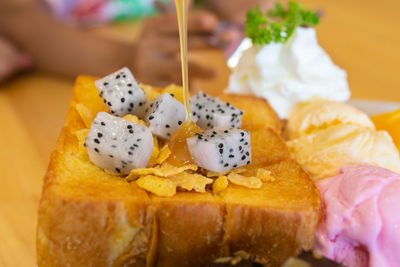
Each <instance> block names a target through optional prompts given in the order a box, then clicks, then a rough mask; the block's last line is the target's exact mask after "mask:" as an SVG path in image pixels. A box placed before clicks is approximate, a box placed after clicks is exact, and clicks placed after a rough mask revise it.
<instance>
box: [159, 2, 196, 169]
mask: <svg viewBox="0 0 400 267" xmlns="http://www.w3.org/2000/svg"><path fill="white" fill-rule="evenodd" d="M175 5H176V13H177V16H178V26H179V43H180V47H181V67H182V89H183V99H184V104H185V109H186V120H185V121H184V122H183V123H182V125H181V126H180V128H179V130H178V131H176V132H175V133H174V135H173V136H172V138H171V141H170V142H169V144H168V146H169V149H170V150H171V155H170V156H169V158H168V160H167V162H168V163H170V164H172V165H175V166H181V165H184V164H187V163H193V162H192V157H191V156H190V153H189V150H188V148H187V144H186V139H187V138H189V137H192V136H195V135H196V133H201V129H200V128H199V127H198V126H197V125H196V124H195V123H194V122H193V121H192V110H191V108H190V105H189V80H188V61H187V16H188V0H175Z"/></svg>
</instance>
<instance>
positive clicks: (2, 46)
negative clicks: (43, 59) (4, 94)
mask: <svg viewBox="0 0 400 267" xmlns="http://www.w3.org/2000/svg"><path fill="white" fill-rule="evenodd" d="M31 65H32V60H31V58H30V57H29V56H28V55H27V54H25V53H22V52H20V51H19V50H18V49H17V48H15V47H14V46H13V45H12V44H11V43H10V42H8V41H7V40H6V39H4V38H2V37H0V82H2V81H4V80H6V79H7V78H8V77H9V76H10V75H12V74H14V73H15V72H17V71H19V70H22V69H26V68H29V67H30V66H31Z"/></svg>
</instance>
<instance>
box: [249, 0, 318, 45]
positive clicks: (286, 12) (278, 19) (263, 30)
mask: <svg viewBox="0 0 400 267" xmlns="http://www.w3.org/2000/svg"><path fill="white" fill-rule="evenodd" d="M318 24H319V17H318V15H317V13H315V12H313V11H310V10H305V9H303V7H302V6H301V5H300V4H299V3H296V2H293V1H290V2H289V4H288V7H287V9H285V8H284V7H283V5H282V4H281V3H275V9H272V10H269V11H268V12H267V14H266V15H264V14H263V13H262V12H261V10H260V8H259V7H255V8H252V9H250V10H249V11H248V12H247V14H246V34H247V36H248V37H249V38H250V39H251V40H252V42H253V44H255V45H264V44H269V43H271V42H274V43H284V42H286V41H287V40H288V39H289V37H290V36H291V35H292V34H293V32H294V30H295V29H296V28H297V27H299V26H317V25H318Z"/></svg>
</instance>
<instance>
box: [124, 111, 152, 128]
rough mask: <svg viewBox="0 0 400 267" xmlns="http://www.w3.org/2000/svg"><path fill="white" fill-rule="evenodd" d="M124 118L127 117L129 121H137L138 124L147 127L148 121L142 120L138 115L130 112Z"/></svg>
mask: <svg viewBox="0 0 400 267" xmlns="http://www.w3.org/2000/svg"><path fill="white" fill-rule="evenodd" d="M122 118H123V119H125V120H127V121H130V122H133V123H137V124H141V125H143V126H146V127H147V125H146V123H145V122H144V121H142V120H141V119H139V118H138V117H137V116H135V115H131V114H128V115H125V116H124V117H122Z"/></svg>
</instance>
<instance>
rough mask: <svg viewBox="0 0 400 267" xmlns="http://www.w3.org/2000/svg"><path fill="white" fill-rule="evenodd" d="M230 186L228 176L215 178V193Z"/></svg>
mask: <svg viewBox="0 0 400 267" xmlns="http://www.w3.org/2000/svg"><path fill="white" fill-rule="evenodd" d="M227 187H228V178H227V177H226V176H220V177H218V178H217V179H215V181H214V183H213V193H214V194H215V195H217V194H219V193H221V192H222V191H224V190H225V189H226V188H227Z"/></svg>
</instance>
